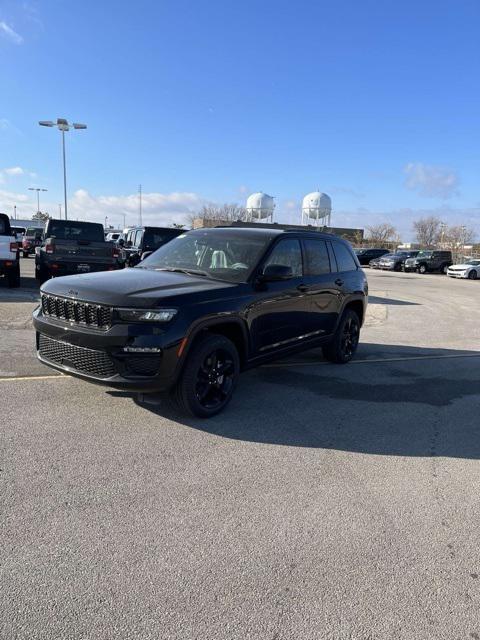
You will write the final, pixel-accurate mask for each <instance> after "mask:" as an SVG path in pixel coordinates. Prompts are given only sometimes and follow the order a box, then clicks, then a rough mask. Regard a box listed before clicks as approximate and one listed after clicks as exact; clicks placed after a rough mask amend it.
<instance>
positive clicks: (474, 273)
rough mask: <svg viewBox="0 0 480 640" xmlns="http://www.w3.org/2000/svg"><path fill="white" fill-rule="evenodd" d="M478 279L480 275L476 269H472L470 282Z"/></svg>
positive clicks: (469, 276)
mask: <svg viewBox="0 0 480 640" xmlns="http://www.w3.org/2000/svg"><path fill="white" fill-rule="evenodd" d="M477 277H478V273H477V272H476V271H475V269H472V270H471V271H470V272H469V274H468V279H469V280H476V279H477Z"/></svg>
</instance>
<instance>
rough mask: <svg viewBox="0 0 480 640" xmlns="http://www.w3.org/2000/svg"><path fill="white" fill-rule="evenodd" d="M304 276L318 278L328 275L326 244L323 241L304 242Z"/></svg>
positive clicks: (328, 264)
mask: <svg viewBox="0 0 480 640" xmlns="http://www.w3.org/2000/svg"><path fill="white" fill-rule="evenodd" d="M303 246H304V247H305V275H307V276H319V275H322V274H324V273H330V260H329V258H328V251H327V243H326V242H325V241H324V240H304V241H303Z"/></svg>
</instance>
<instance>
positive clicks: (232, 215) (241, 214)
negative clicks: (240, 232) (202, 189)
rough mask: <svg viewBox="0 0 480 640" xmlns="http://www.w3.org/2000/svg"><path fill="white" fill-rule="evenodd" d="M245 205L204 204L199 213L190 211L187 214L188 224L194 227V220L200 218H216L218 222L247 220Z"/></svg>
mask: <svg viewBox="0 0 480 640" xmlns="http://www.w3.org/2000/svg"><path fill="white" fill-rule="evenodd" d="M246 214H247V212H246V209H245V207H240V206H239V205H238V204H235V203H232V204H223V205H216V204H209V205H204V206H203V207H202V208H201V209H200V211H198V212H197V213H190V214H189V215H188V216H187V224H188V225H189V226H191V227H193V221H194V220H196V219H198V218H200V219H201V220H215V221H218V222H236V221H237V220H245V218H246Z"/></svg>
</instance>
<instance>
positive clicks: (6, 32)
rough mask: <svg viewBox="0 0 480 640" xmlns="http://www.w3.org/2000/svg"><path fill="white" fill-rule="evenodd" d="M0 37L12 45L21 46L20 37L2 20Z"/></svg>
mask: <svg viewBox="0 0 480 640" xmlns="http://www.w3.org/2000/svg"><path fill="white" fill-rule="evenodd" d="M0 35H3V36H4V37H5V38H7V39H8V40H10V42H13V44H23V38H22V36H21V35H20V34H19V33H17V32H16V31H14V30H13V29H12V27H10V26H9V25H8V24H7V23H6V22H4V21H3V20H2V21H0Z"/></svg>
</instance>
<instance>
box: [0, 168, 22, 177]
mask: <svg viewBox="0 0 480 640" xmlns="http://www.w3.org/2000/svg"><path fill="white" fill-rule="evenodd" d="M3 172H4V173H6V174H7V176H21V175H23V174H24V173H25V171H24V170H23V169H22V167H8V168H7V169H4V170H3Z"/></svg>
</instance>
